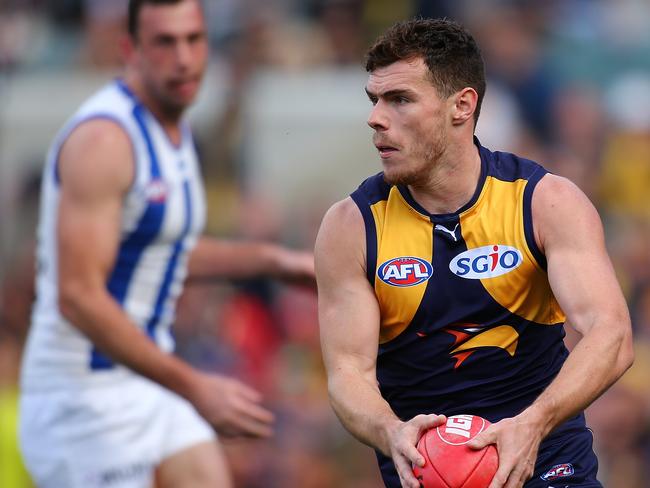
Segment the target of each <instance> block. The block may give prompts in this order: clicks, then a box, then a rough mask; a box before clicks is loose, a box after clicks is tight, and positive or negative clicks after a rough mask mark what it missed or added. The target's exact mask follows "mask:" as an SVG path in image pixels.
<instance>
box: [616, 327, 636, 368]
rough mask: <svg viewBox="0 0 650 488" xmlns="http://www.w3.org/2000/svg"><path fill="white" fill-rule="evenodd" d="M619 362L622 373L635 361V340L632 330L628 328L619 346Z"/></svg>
mask: <svg viewBox="0 0 650 488" xmlns="http://www.w3.org/2000/svg"><path fill="white" fill-rule="evenodd" d="M618 363H619V367H620V374H621V375H622V374H623V373H625V372H626V371H627V370H628V369H629V368H630V367H631V366H632V364H633V363H634V341H633V340H632V330H631V329H630V328H628V330H627V331H626V334H625V335H624V337H623V340H622V342H621V346H620V348H619V357H618Z"/></svg>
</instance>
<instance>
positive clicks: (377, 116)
mask: <svg viewBox="0 0 650 488" xmlns="http://www.w3.org/2000/svg"><path fill="white" fill-rule="evenodd" d="M367 123H368V125H369V126H370V127H371V128H372V129H374V130H376V131H381V130H386V129H388V117H387V115H386V111H385V110H384V106H383V104H382V102H381V100H380V101H378V102H377V103H376V104H375V105H374V106H373V107H372V110H371V111H370V114H369V115H368V120H367Z"/></svg>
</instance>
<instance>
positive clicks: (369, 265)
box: [350, 180, 379, 287]
mask: <svg viewBox="0 0 650 488" xmlns="http://www.w3.org/2000/svg"><path fill="white" fill-rule="evenodd" d="M366 181H367V180H366ZM362 186H363V185H362ZM350 197H351V198H352V200H353V201H354V203H356V204H357V207H359V210H360V211H361V215H362V216H363V223H364V226H365V228H366V275H367V277H368V281H369V282H370V285H371V286H372V287H374V286H375V270H376V268H377V227H376V226H375V218H374V217H373V216H372V210H371V209H370V202H369V201H368V200H367V198H366V197H367V195H366V194H365V192H363V191H362V188H361V187H359V188H358V189H357V190H355V191H354V192H353V193H352V194H351V195H350ZM378 201H379V200H378Z"/></svg>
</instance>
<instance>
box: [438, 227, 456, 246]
mask: <svg viewBox="0 0 650 488" xmlns="http://www.w3.org/2000/svg"><path fill="white" fill-rule="evenodd" d="M433 229H434V230H439V231H441V232H445V233H447V234H449V235H450V236H451V237H452V239H454V242H458V238H457V237H456V229H458V224H456V227H454V229H453V230H449V229H447V227H445V226H444V225H440V224H436V226H435V227H434V228H433Z"/></svg>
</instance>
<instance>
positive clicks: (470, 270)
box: [449, 244, 524, 280]
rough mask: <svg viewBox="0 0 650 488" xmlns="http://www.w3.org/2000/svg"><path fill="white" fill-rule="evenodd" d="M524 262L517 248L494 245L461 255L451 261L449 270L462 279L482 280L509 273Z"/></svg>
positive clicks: (469, 250) (471, 250) (470, 250)
mask: <svg viewBox="0 0 650 488" xmlns="http://www.w3.org/2000/svg"><path fill="white" fill-rule="evenodd" d="M523 261H524V258H523V255H522V254H521V251H520V250H519V249H517V248H516V247H511V246H503V245H497V244H493V245H490V246H483V247H477V248H475V249H468V250H467V251H465V252H462V253H460V254H459V255H458V256H456V257H455V258H454V259H452V260H451V263H449V269H450V270H451V272H452V273H454V274H455V275H456V276H460V277H461V278H466V279H469V280H480V279H484V278H494V277H495V276H501V275H504V274H506V273H509V272H510V271H512V270H513V269H515V268H517V267H519V265H520V264H521V263H522V262H523Z"/></svg>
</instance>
